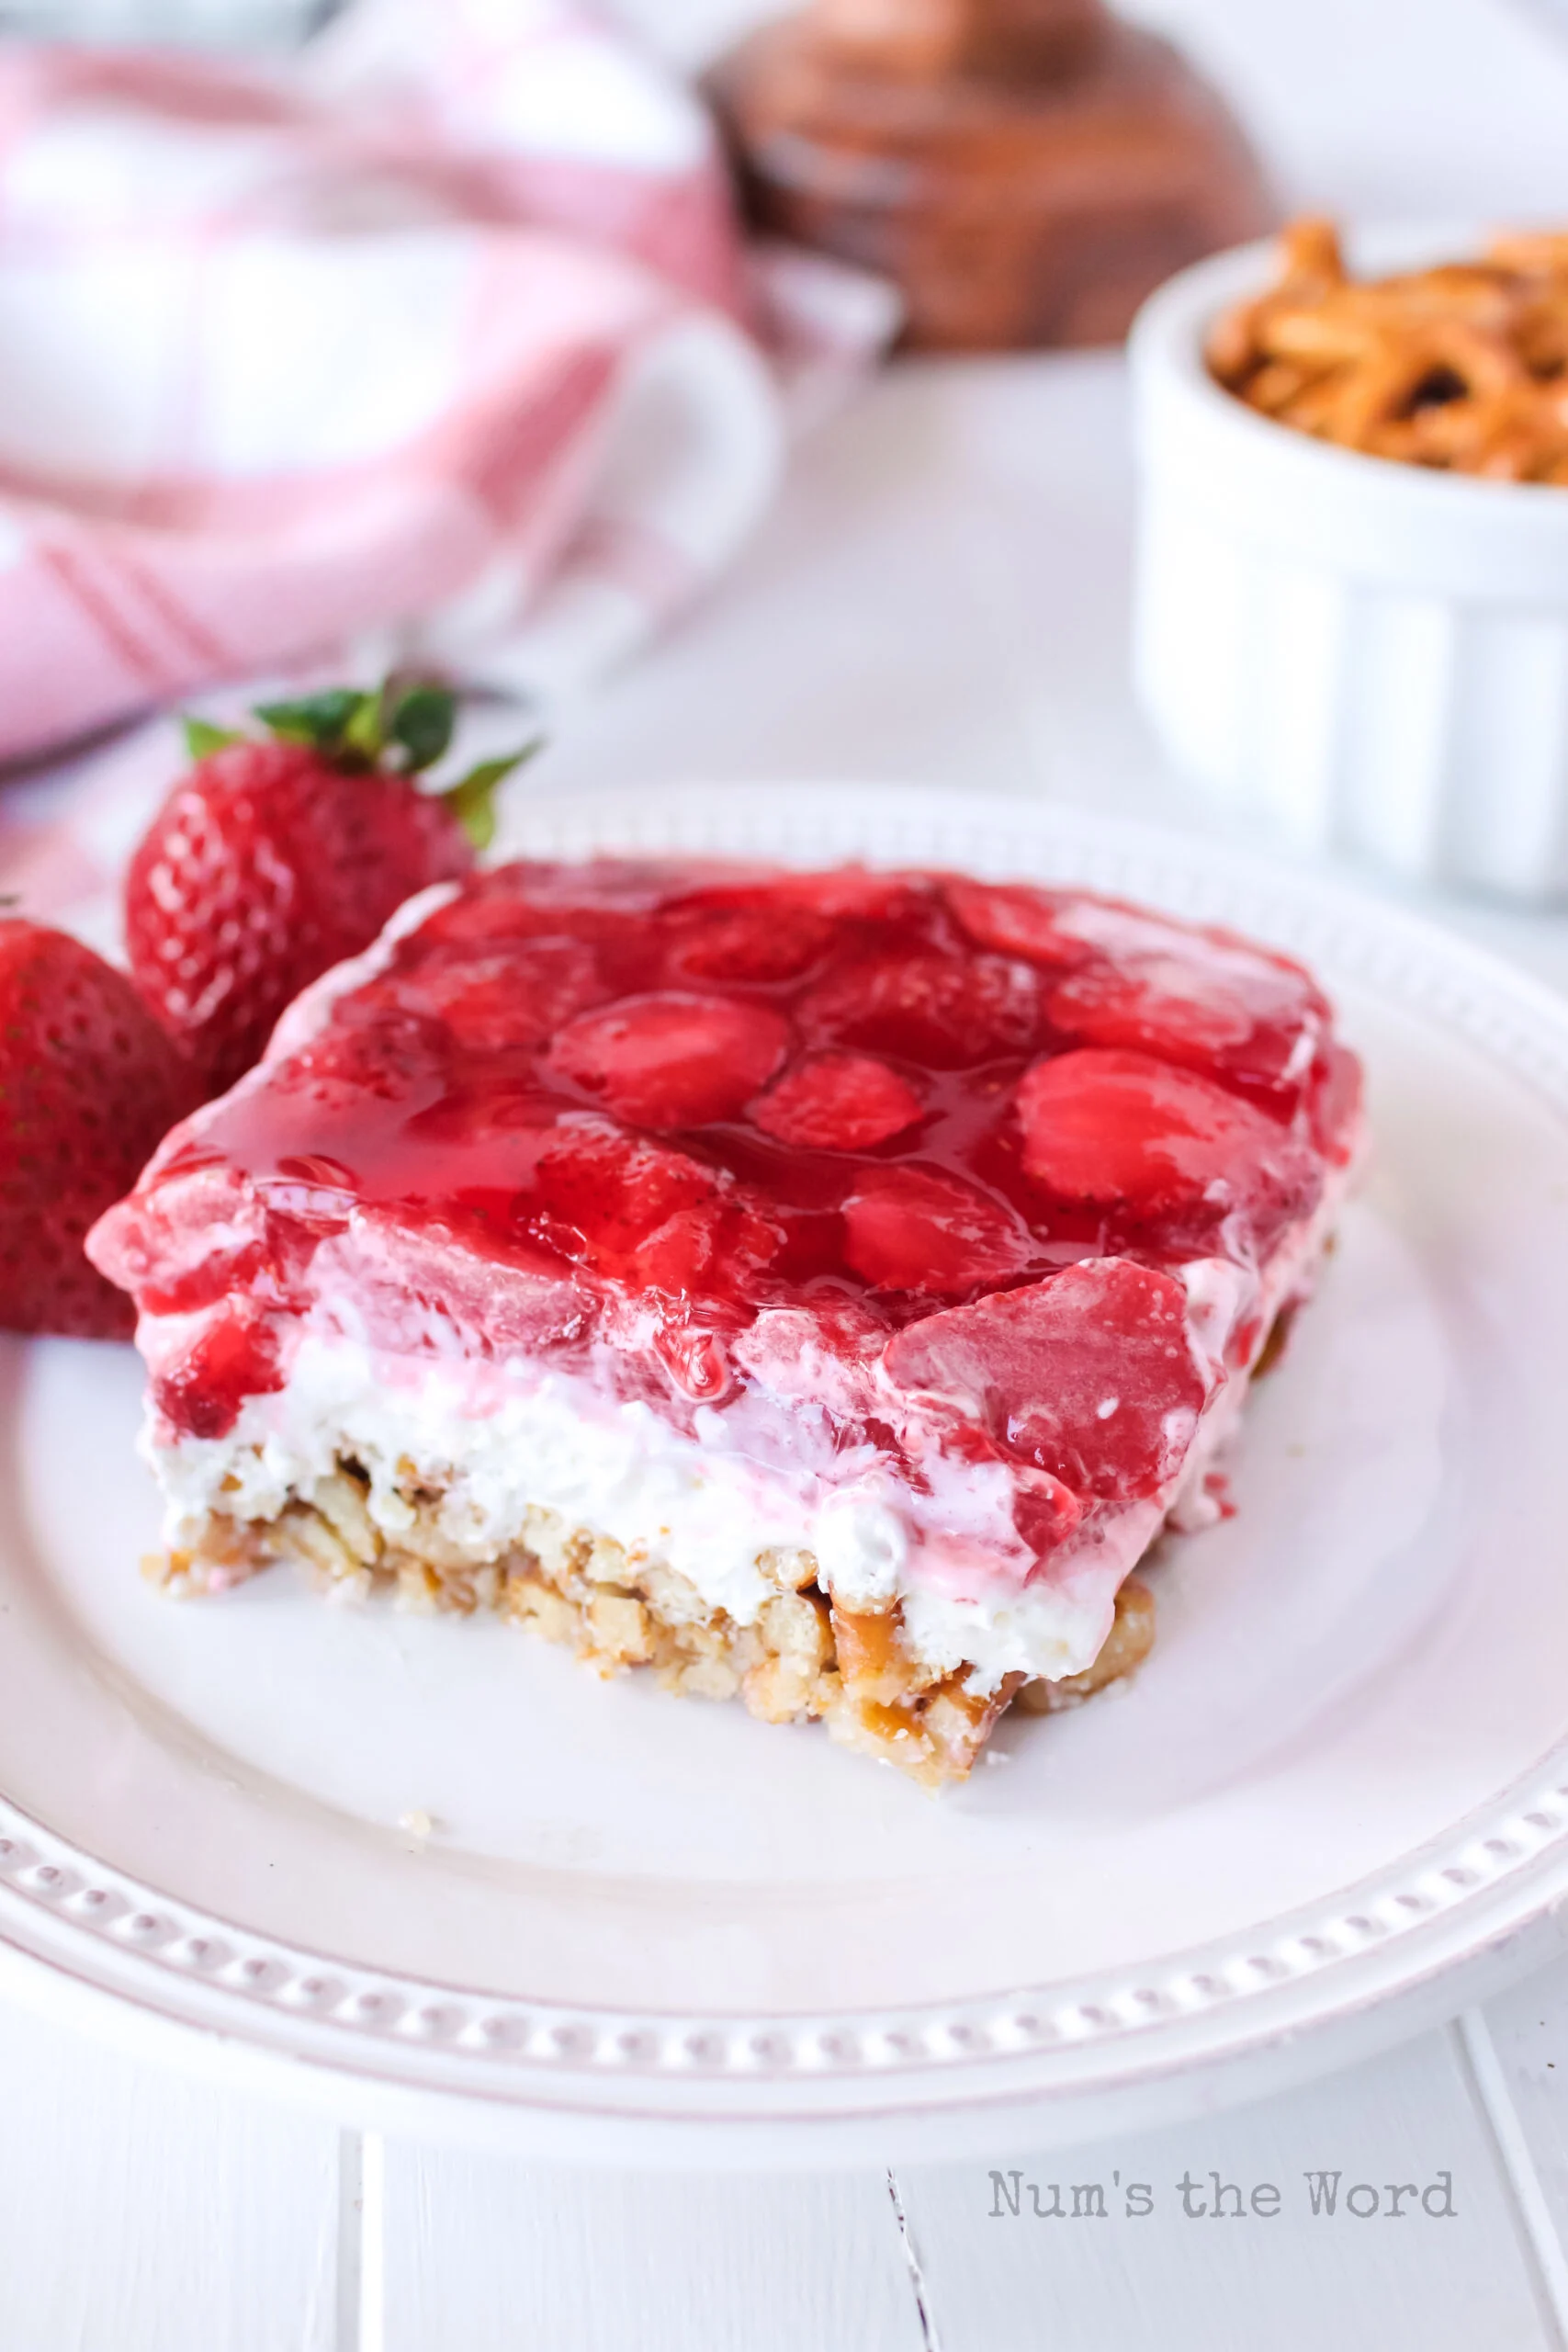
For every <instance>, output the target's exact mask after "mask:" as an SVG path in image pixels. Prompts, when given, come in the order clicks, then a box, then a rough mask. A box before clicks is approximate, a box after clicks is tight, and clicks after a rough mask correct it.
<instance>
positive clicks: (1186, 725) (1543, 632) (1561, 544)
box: [1131, 238, 1568, 899]
mask: <svg viewBox="0 0 1568 2352" xmlns="http://www.w3.org/2000/svg"><path fill="white" fill-rule="evenodd" d="M1474 249H1475V240H1474V239H1473V238H1471V239H1468V240H1466V241H1465V242H1464V243H1455V242H1452V241H1451V240H1438V239H1435V238H1427V239H1424V240H1422V241H1421V243H1420V246H1419V249H1417V248H1416V246H1414V245H1413V244H1412V243H1411V242H1410V241H1409V240H1401V241H1400V243H1399V245H1398V247H1397V249H1396V250H1391V251H1390V252H1389V254H1387V255H1386V257H1385V256H1383V255H1382V254H1380V252H1379V249H1378V248H1377V247H1376V246H1375V245H1374V246H1373V247H1372V248H1371V251H1370V253H1368V254H1363V253H1358V254H1357V256H1356V258H1357V261H1358V265H1365V266H1371V267H1373V268H1383V267H1392V266H1404V265H1405V264H1407V263H1409V262H1412V261H1417V260H1418V261H1422V262H1425V261H1429V260H1435V259H1438V258H1439V257H1447V256H1450V255H1451V254H1456V253H1462V252H1466V251H1473V250H1474ZM1273 269H1274V256H1273V251H1272V248H1271V247H1270V246H1269V245H1268V244H1258V245H1249V246H1247V247H1244V248H1242V249H1240V250H1239V251H1236V252H1234V253H1229V254H1220V255H1219V256H1218V257H1217V258H1216V259H1214V260H1213V261H1207V262H1201V263H1200V264H1199V265H1198V266H1197V267H1196V268H1193V269H1188V270H1184V271H1183V272H1182V273H1181V275H1180V276H1179V277H1175V278H1172V280H1171V281H1170V283H1169V284H1168V286H1165V287H1163V288H1161V289H1160V291H1159V292H1158V293H1157V294H1156V295H1154V296H1153V297H1152V299H1151V300H1149V301H1148V302H1147V303H1146V304H1145V308H1144V310H1143V311H1142V313H1141V315H1140V317H1139V319H1138V321H1137V323H1136V325H1135V326H1134V330H1133V338H1132V345H1131V357H1132V370H1133V392H1134V429H1135V437H1136V445H1137V456H1138V465H1139V470H1140V475H1141V506H1140V520H1139V532H1138V554H1137V568H1136V591H1135V598H1134V681H1135V686H1136V691H1137V694H1138V697H1139V700H1140V701H1141V703H1142V704H1143V707H1144V709H1145V713H1146V714H1147V716H1148V718H1150V719H1151V720H1152V722H1153V724H1154V726H1155V729H1156V731H1157V733H1158V734H1159V736H1160V738H1161V741H1162V742H1163V744H1164V746H1165V749H1166V751H1167V752H1168V754H1169V756H1170V757H1171V758H1172V759H1173V760H1174V762H1175V763H1177V765H1178V766H1179V767H1180V768H1182V769H1183V770H1185V771H1186V772H1187V773H1189V774H1190V775H1193V776H1195V777H1197V778H1199V779H1201V781H1203V782H1204V783H1206V784H1208V785H1209V786H1212V787H1213V789H1214V790H1215V791H1216V792H1218V793H1219V794H1221V795H1223V796H1224V797H1225V799H1226V800H1227V801H1228V802H1229V803H1230V804H1231V805H1232V806H1233V807H1235V809H1237V810H1238V811H1239V810H1242V809H1247V810H1251V811H1255V812H1257V813H1258V815H1259V816H1261V817H1262V818H1264V819H1265V820H1271V822H1272V824H1273V825H1274V827H1275V829H1276V830H1277V831H1281V832H1282V833H1283V834H1284V836H1285V838H1286V839H1288V840H1290V841H1292V842H1295V843H1297V844H1299V845H1301V846H1302V847H1304V848H1310V849H1313V850H1317V851H1330V852H1345V853H1349V854H1355V855H1359V856H1362V857H1365V858H1368V859H1371V860H1373V861H1375V862H1376V863H1377V864H1379V865H1382V866H1383V867H1384V868H1385V869H1388V870H1392V871H1393V872H1394V873H1397V874H1399V875H1401V876H1404V877H1406V878H1407V879H1409V880H1412V881H1418V882H1444V883H1458V884H1464V885H1470V886H1472V887H1476V888H1483V889H1490V890H1494V891H1499V892H1506V893H1507V894H1508V895H1509V896H1512V897H1516V898H1521V899H1550V898H1553V897H1560V896H1562V895H1564V894H1565V893H1568V490H1560V489H1556V488H1549V487H1545V486H1541V485H1525V484H1520V483H1516V482H1497V481H1477V480H1474V479H1472V478H1470V477H1466V476H1461V475H1454V474H1437V473H1431V472H1427V471H1426V470H1424V469H1420V468H1418V467H1416V466H1405V465H1400V464H1398V463H1393V462H1391V461H1390V460H1388V459H1386V458H1367V457H1361V456H1359V455H1358V454H1357V453H1356V452H1354V451H1351V450H1346V449H1337V448H1333V447H1328V446H1327V445H1325V444H1324V443H1322V442H1318V441H1314V440H1312V439H1310V438H1309V437H1308V436H1307V435H1304V434H1301V433H1297V432H1294V431H1292V429H1291V428H1290V427H1288V426H1285V425H1281V424H1274V423H1273V422H1272V421H1271V420H1270V419H1269V418H1267V417H1264V416H1260V415H1258V414H1257V413H1255V412H1254V411H1253V410H1251V409H1249V408H1247V406H1246V405H1245V404H1244V403H1243V402H1242V401H1238V400H1235V399H1234V398H1233V397H1232V396H1231V395H1230V394H1229V393H1228V392H1225V391H1223V390H1221V389H1220V387H1219V386H1218V385H1217V384H1216V383H1214V382H1213V379H1212V378H1211V377H1210V375H1209V373H1208V371H1207V369H1206V368H1205V367H1204V364H1203V342H1204V337H1205V335H1206V334H1207V331H1208V328H1209V326H1210V325H1211V323H1212V322H1213V320H1214V319H1215V318H1216V316H1217V315H1218V314H1219V313H1220V312H1221V311H1224V310H1225V309H1226V308H1227V307H1228V306H1229V305H1230V304H1231V303H1232V302H1234V301H1235V300H1238V299H1241V298H1244V297H1245V296H1247V295H1248V294H1250V293H1253V292H1255V291H1258V290H1260V289H1261V288H1263V287H1264V286H1265V285H1266V284H1267V283H1268V282H1269V278H1270V277H1271V275H1272V273H1273Z"/></svg>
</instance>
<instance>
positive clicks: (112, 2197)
mask: <svg viewBox="0 0 1568 2352" xmlns="http://www.w3.org/2000/svg"><path fill="white" fill-rule="evenodd" d="M337 2151H338V2133H337V2131H336V2130H335V2128H334V2127H333V2126H332V2125H330V2124H325V2123H321V2122H317V2121H316V2120H313V2119H309V2118H306V2117H303V2116H299V2115H296V2114H293V2113H291V2112H289V2111H288V2110H286V2109H281V2108H274V2107H272V2106H270V2105H263V2104H262V2103H261V2102H260V2101H259V2100H255V2099H251V2098H241V2097H238V2096H236V2095H234V2094H232V2093H230V2092H226V2091H219V2090H212V2089H209V2088H207V2087H205V2086H202V2085H201V2084H199V2083H198V2082H197V2081H195V2080H192V2079H187V2078H186V2077H185V2076H183V2075H172V2074H165V2073H162V2072H159V2071H155V2070H153V2069H152V2068H150V2067H147V2066H143V2065H141V2064H135V2063H133V2062H132V2061H130V2059H126V2058H122V2057H120V2056H118V2054H117V2053H114V2052H109V2051H107V2050H106V2049H104V2048H102V2047H100V2046H99V2045H98V2044H97V2043H96V2042H94V2041H88V2040H86V2039H85V2038H83V2037H80V2036H78V2035H76V2034H74V2033H72V2032H68V2031H67V2030H65V2029H64V2028H62V2027H60V2026H56V2025H45V2024H42V2023H40V2022H39V2021H38V2020H37V2019H35V2018H29V2017H27V2016H25V2015H24V2014H22V2013H21V2012H20V2011H17V2010H15V2009H10V2008H0V2345H3V2346H5V2347H6V2352H335V2347H336V2340H337V2312H336V2246H337V2237H338V2210H337Z"/></svg>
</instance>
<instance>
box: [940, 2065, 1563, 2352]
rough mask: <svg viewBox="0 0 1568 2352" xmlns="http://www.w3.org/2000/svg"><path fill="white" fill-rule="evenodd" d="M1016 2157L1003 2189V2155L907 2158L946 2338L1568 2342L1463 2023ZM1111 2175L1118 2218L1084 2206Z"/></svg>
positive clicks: (1094, 2347) (1216, 2351)
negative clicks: (1296, 2085)
mask: <svg viewBox="0 0 1568 2352" xmlns="http://www.w3.org/2000/svg"><path fill="white" fill-rule="evenodd" d="M996 2161H997V2169H998V2173H1000V2175H1001V2177H1002V2187H1001V2188H1000V2190H999V2191H998V2188H996V2187H995V2186H994V2185H993V2182H992V2179H991V2177H990V2175H989V2172H988V2169H987V2166H985V2165H966V2166H964V2167H963V2168H957V2167H953V2168H951V2169H942V2170H940V2171H928V2170H923V2169H922V2170H908V2171H903V2170H901V2171H899V2173H898V2174H897V2188H898V2193H899V2198H900V2200H901V2202H902V2205H903V2207H904V2210H905V2212H906V2215H907V2219H908V2232H909V2239H910V2245H911V2247H912V2249H913V2252H914V2255H915V2257H916V2260H917V2262H918V2264H919V2272H920V2275H921V2278H922V2281H923V2292H924V2297H925V2301H926V2306H927V2310H928V2313H929V2316H930V2323H931V2340H932V2342H933V2344H934V2345H936V2346H939V2347H940V2352H1026V2348H1027V2352H1041V2347H1043V2346H1053V2347H1055V2346H1061V2347H1064V2352H1066V2347H1070V2352H1260V2347H1262V2346H1268V2347H1269V2352H1309V2347H1310V2348H1311V2352H1320V2347H1322V2346H1325V2345H1344V2346H1351V2347H1359V2346H1363V2345H1366V2346H1371V2345H1375V2346H1378V2347H1379V2352H1406V2347H1408V2352H1476V2348H1477V2347H1478V2346H1494V2345H1495V2346H1504V2345H1506V2346H1508V2347H1509V2352H1541V2348H1543V2347H1548V2346H1550V2347H1552V2352H1560V2346H1561V2339H1560V2337H1559V2335H1558V2334H1557V2331H1556V2328H1555V2324H1554V2322H1553V2320H1552V2317H1551V2305H1550V2297H1549V2295H1548V2292H1547V2290H1546V2287H1545V2284H1544V2282H1543V2281H1542V2279H1541V2278H1540V2275H1539V2271H1538V2268H1537V2266H1536V2264H1535V2262H1534V2259H1533V2256H1532V2253H1531V2250H1530V2247H1529V2240H1528V2236H1527V2235H1526V2233H1525V2232H1524V2230H1523V2228H1522V2226H1521V2223H1520V2221H1519V2217H1518V2213H1517V2207H1516V2206H1515V2204H1514V2201H1513V2199H1512V2197H1511V2194H1510V2189H1509V2185H1508V2182H1507V2179H1506V2174H1505V2172H1504V2169H1503V2167H1502V2166H1501V2165H1500V2164H1499V2162H1498V2159H1497V2154H1496V2150H1495V2144H1494V2141H1493V2137H1492V2133H1491V2131H1490V2128H1489V2126H1488V2123H1487V2120H1486V2118H1485V2116H1484V2114H1483V2112H1482V2110H1481V2109H1480V2108H1479V2106H1478V2105H1477V2103H1476V2100H1475V2099H1474V2098H1473V2096H1472V2084H1471V2080H1470V2072H1469V2066H1468V2063H1467V2060H1466V2057H1465V2053H1464V2052H1463V2049H1462V2046H1461V2043H1460V2041H1459V2039H1458V2036H1457V2034H1456V2033H1455V2032H1454V2031H1453V2030H1451V2029H1450V2030H1446V2031H1445V2032H1442V2033H1438V2034H1429V2035H1427V2036H1425V2037H1423V2038H1422V2039H1421V2040H1419V2041H1416V2042H1413V2043H1411V2044H1409V2045H1407V2047H1406V2048H1405V2049H1404V2050H1402V2051H1399V2052H1395V2053H1394V2054H1393V2056H1391V2057H1388V2058H1385V2059H1381V2060H1379V2061H1377V2062H1376V2063H1375V2064H1371V2065H1369V2066H1364V2067H1361V2068H1359V2069H1358V2070H1357V2071H1356V2072H1354V2073H1352V2074H1350V2075H1342V2076H1340V2077H1338V2078H1337V2079H1335V2080H1332V2081H1329V2082H1326V2083H1324V2084H1320V2085H1316V2086H1314V2087H1313V2088H1311V2089H1310V2090H1306V2091H1303V2092H1298V2093H1295V2094H1292V2096H1290V2097H1288V2098H1280V2099H1275V2100H1271V2101H1269V2103H1268V2104H1266V2105H1265V2106H1262V2107H1258V2108H1253V2109H1245V2110H1243V2111H1241V2112H1240V2113H1237V2114H1235V2115H1231V2116H1224V2117H1219V2118H1215V2119H1213V2120H1208V2121H1199V2122H1194V2123H1191V2124H1188V2125H1183V2126H1180V2127H1179V2128H1175V2129H1172V2130H1169V2131H1161V2132H1157V2133H1151V2134H1148V2135H1146V2136H1143V2137H1136V2138H1131V2139H1128V2140H1125V2141H1121V2142H1111V2143H1104V2144H1102V2145H1099V2146H1096V2147H1093V2148H1089V2149H1083V2150H1078V2151H1077V2152H1073V2153H1068V2154H1052V2155H1047V2156H1042V2157H1040V2158H1038V2159H1036V2160H1034V2161H1029V2160H1027V2159H1020V2158H1018V2157H1016V2156H1006V2155H1003V2154H998V2157H997V2160H996ZM1015 2170H1016V2171H1017V2172H1018V2174H1019V2175H1020V2178H1019V2181H1018V2183H1017V2188H1018V2192H1019V2204H1020V2211H1019V2214H1018V2216H1017V2218H1014V2216H1013V2215H1012V2213H1011V2211H1010V2201H1011V2190H1012V2188H1013V2183H1012V2178H1011V2176H1012V2174H1013V2172H1014V2171H1015ZM1215 2173H1217V2174H1218V2176H1219V2178H1220V2181H1221V2182H1222V2183H1223V2184H1226V2185H1228V2186H1229V2188H1231V2189H1233V2190H1239V2191H1240V2201H1242V2202H1243V2203H1244V2204H1245V2205H1246V2207H1247V2211H1245V2212H1244V2213H1243V2214H1242V2216H1241V2217H1240V2218H1237V2217H1236V2216H1235V2211H1234V2208H1235V2204H1236V2202H1237V2201H1238V2200H1237V2199H1236V2198H1235V2195H1234V2194H1230V2195H1226V2196H1225V2197H1224V2213H1223V2215H1221V2216H1219V2217H1216V2216H1215V2215H1214V2213H1213V2210H1212V2209H1213V2204H1214V2201H1215V2200H1214V2185H1213V2175H1214V2174H1215ZM1336 2173H1337V2174H1338V2175H1339V2179H1338V2182H1337V2199H1336V2210H1335V2211H1334V2213H1333V2214H1332V2216H1331V2215H1330V2214H1329V2213H1328V2212H1327V2211H1318V2212H1317V2213H1316V2214H1315V2215H1314V2211H1313V2190H1312V2186H1311V2183H1310V2181H1309V2178H1308V2176H1309V2175H1312V2174H1323V2175H1329V2176H1332V2175H1333V2174H1336ZM1444 2177H1450V2181H1451V2199H1450V2198H1449V2197H1448V2196H1446V2195H1445V2193H1444V2191H1443V2188H1442V2182H1443V2180H1444ZM1184 2179H1185V2180H1187V2181H1190V2183H1191V2184H1192V2186H1191V2188H1190V2189H1189V2191H1188V2192H1187V2197H1186V2199H1185V2200H1184V2199H1183V2196H1182V2194H1181V2190H1180V2184H1181V2183H1182V2181H1183V2180H1184ZM1054 2184H1059V2185H1060V2187H1061V2191H1062V2195H1061V2202H1062V2204H1063V2206H1064V2207H1065V2208H1066V2215H1065V2217H1064V2218H1063V2219H1060V2220H1057V2219H1054V2218H1051V2219H1037V2218H1035V2216H1034V2213H1033V2210H1032V2209H1033V2201H1034V2200H1033V2198H1032V2194H1031V2189H1032V2187H1033V2188H1038V2191H1039V2201H1040V2203H1041V2205H1042V2206H1043V2208H1044V2209H1046V2211H1047V2212H1050V2211H1051V2209H1052V2208H1053V2207H1054V2205H1055V2201H1056V2200H1055V2198H1054V2196H1053V2193H1052V2192H1053V2185H1054ZM1096 2184H1098V2185H1100V2187H1102V2188H1103V2190H1104V2194H1105V2203H1106V2213H1105V2218H1104V2219H1100V2218H1098V2217H1097V2216H1096V2215H1095V2214H1094V2213H1092V2212H1090V2211H1088V2210H1086V2209H1087V2208H1088V2207H1089V2205H1090V2204H1091V2203H1092V2201H1093V2200H1092V2199H1089V2198H1088V2197H1087V2196H1085V2195H1083V2194H1081V2193H1080V2196H1079V2199H1078V2204H1079V2208H1080V2211H1079V2214H1078V2217H1077V2219H1074V2218H1072V2203H1073V2198H1072V2191H1073V2188H1074V2186H1075V2185H1077V2187H1078V2188H1079V2189H1080V2192H1081V2191H1083V2190H1086V2189H1088V2188H1091V2187H1092V2186H1094V2185H1096ZM1404 2184H1410V2185H1411V2193H1406V2194H1403V2195H1401V2196H1399V2197H1398V2198H1397V2199H1394V2200H1393V2201H1394V2202H1395V2203H1396V2204H1397V2206H1398V2207H1399V2211H1398V2214H1397V2216H1395V2215H1394V2214H1393V2213H1391V2211H1389V2205H1390V2197H1389V2188H1390V2187H1391V2186H1393V2187H1394V2188H1404ZM1138 2185H1142V2186H1143V2188H1145V2190H1146V2199H1145V2196H1141V2195H1139V2194H1136V2193H1135V2190H1136V2188H1137V2187H1138ZM1363 2185H1364V2188H1365V2189H1366V2190H1367V2191H1368V2192H1371V2193H1370V2194H1359V2193H1356V2192H1358V2191H1359V2190H1360V2189H1361V2188H1363ZM1269 2188H1272V2189H1274V2190H1277V2191H1278V2211H1274V2210H1273V2206H1274V2200H1273V2199H1271V2198H1270V2197H1269V2195H1268V2194H1267V2193H1260V2194H1259V2195H1258V2200H1257V2209H1256V2210H1253V2199H1254V2192H1255V2191H1257V2192H1267V2190H1268V2189H1269ZM1421 2192H1425V2193H1426V2197H1427V2203H1428V2206H1429V2208H1430V2210H1429V2211H1422V2195H1421ZM1319 2195H1320V2201H1323V2200H1325V2191H1322V2190H1320V2192H1319ZM1145 2201H1146V2202H1148V2204H1149V2205H1150V2207H1151V2210H1150V2211H1148V2212H1147V2213H1146V2214H1143V2213H1141V2212H1138V2211H1136V2210H1135V2209H1138V2208H1140V2207H1141V2206H1142V2205H1143V2204H1144V2203H1145ZM1373 2201H1375V2203H1376V2206H1377V2209H1378V2210H1377V2211H1375V2212H1371V2211H1368V2212H1366V2213H1365V2214H1362V2213H1361V2212H1360V2211H1359V2209H1361V2208H1365V2207H1367V2206H1369V2205H1370V2204H1371V2203H1372V2202H1373ZM1184 2202H1185V2203H1187V2204H1190V2207H1191V2208H1192V2211H1191V2214H1190V2216H1189V2214H1188V2213H1187V2212H1186V2211H1184V2210H1183V2208H1184ZM1450 2202H1451V2208H1452V2211H1451V2214H1450V2212H1449V2211H1448V2210H1447V2208H1448V2206H1449V2205H1450ZM1348 2206H1349V2209H1350V2210H1348ZM998 2207H999V2209H1000V2210H999V2211H998V2210H997V2209H998Z"/></svg>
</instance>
